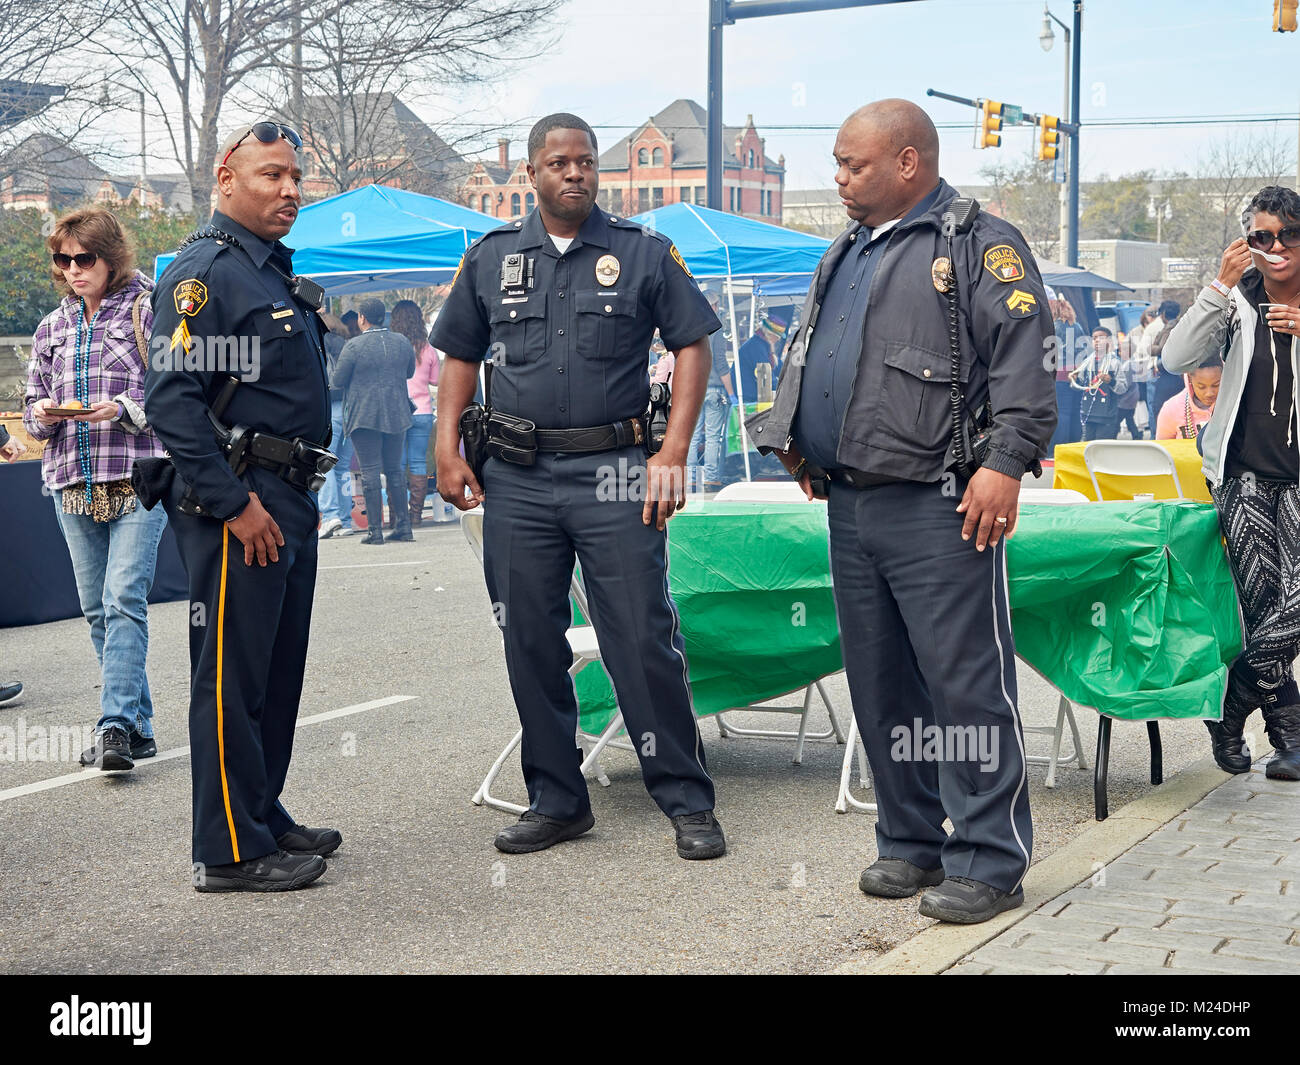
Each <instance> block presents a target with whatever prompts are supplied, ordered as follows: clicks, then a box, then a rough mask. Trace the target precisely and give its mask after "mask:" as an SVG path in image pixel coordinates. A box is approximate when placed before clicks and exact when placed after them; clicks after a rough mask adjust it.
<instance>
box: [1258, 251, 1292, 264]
mask: <svg viewBox="0 0 1300 1065" xmlns="http://www.w3.org/2000/svg"><path fill="white" fill-rule="evenodd" d="M1250 254H1251V255H1258V256H1259V257H1260V258H1261V259H1263V260H1264V261H1265V262H1270V263H1272V264H1273V265H1274V266H1276V265H1277V264H1278V263H1284V262H1286V260H1285V259H1283V258H1282V256H1280V255H1274V254H1273V253H1272V252H1267V251H1259V250H1258V249H1256V248H1251V249H1250Z"/></svg>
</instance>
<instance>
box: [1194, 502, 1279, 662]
mask: <svg viewBox="0 0 1300 1065" xmlns="http://www.w3.org/2000/svg"><path fill="white" fill-rule="evenodd" d="M1210 494H1211V496H1212V497H1213V498H1214V505H1215V506H1216V507H1217V508H1218V510H1219V527H1220V528H1221V529H1222V530H1223V537H1224V539H1225V540H1226V541H1227V544H1228V561H1229V562H1230V563H1231V564H1232V575H1233V579H1234V581H1235V582H1236V585H1237V599H1238V601H1239V602H1240V603H1241V613H1242V617H1243V618H1244V619H1245V623H1246V625H1245V628H1246V633H1245V636H1246V646H1245V650H1243V651H1242V657H1243V658H1244V659H1245V660H1246V663H1247V664H1248V665H1250V666H1251V667H1252V668H1253V669H1254V670H1255V672H1256V673H1257V674H1258V675H1259V676H1260V678H1261V679H1262V680H1263V681H1264V682H1265V683H1266V684H1268V685H1269V686H1270V687H1276V686H1277V685H1279V684H1283V683H1285V682H1286V681H1288V680H1290V679H1291V667H1292V663H1293V662H1294V661H1295V659H1296V655H1297V654H1300V489H1297V487H1296V485H1294V484H1287V483H1283V482H1279V481H1261V480H1255V479H1253V478H1245V477H1226V478H1224V480H1223V481H1222V483H1220V485H1219V486H1218V487H1217V488H1213V487H1212V488H1211V489H1210Z"/></svg>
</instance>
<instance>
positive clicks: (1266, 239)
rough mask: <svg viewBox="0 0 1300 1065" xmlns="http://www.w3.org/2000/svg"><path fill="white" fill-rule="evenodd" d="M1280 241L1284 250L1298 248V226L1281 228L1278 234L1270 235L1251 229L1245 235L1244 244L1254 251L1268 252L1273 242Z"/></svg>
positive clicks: (1299, 233) (1299, 240)
mask: <svg viewBox="0 0 1300 1065" xmlns="http://www.w3.org/2000/svg"><path fill="white" fill-rule="evenodd" d="M1275 240H1277V241H1281V242H1282V247H1284V248H1300V225H1297V226H1283V227H1282V231H1281V232H1280V233H1270V232H1269V231H1268V230H1267V229H1253V230H1251V231H1250V232H1249V233H1247V234H1246V243H1247V244H1249V245H1250V246H1251V247H1252V248H1254V249H1255V250H1256V251H1268V250H1269V249H1270V248H1272V247H1273V242H1274V241H1275Z"/></svg>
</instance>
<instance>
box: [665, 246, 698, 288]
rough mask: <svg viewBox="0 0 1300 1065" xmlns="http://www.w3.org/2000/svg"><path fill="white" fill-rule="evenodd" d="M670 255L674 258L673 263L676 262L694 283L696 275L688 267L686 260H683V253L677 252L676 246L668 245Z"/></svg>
mask: <svg viewBox="0 0 1300 1065" xmlns="http://www.w3.org/2000/svg"><path fill="white" fill-rule="evenodd" d="M668 254H669V255H671V256H672V257H673V262H675V263H676V264H677V265H678V266H680V267H681V268H682V269H683V270H684V271H685V272H686V276H687V277H689V278H690V279H691V280H692V281H694V280H695V275H694V274H692V273H691V270H690V267H688V266H687V265H686V260H685V259H683V258H682V253H681V252H679V251H678V250H677V245H676V244H669V245H668Z"/></svg>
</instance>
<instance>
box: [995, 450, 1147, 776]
mask: <svg viewBox="0 0 1300 1065" xmlns="http://www.w3.org/2000/svg"><path fill="white" fill-rule="evenodd" d="M1108 442H1109V441H1093V443H1108ZM1089 446H1091V445H1089ZM1161 451H1164V449H1163V448H1161ZM1164 453H1165V454H1168V452H1164ZM1093 483H1094V484H1096V481H1095V479H1094V481H1093ZM1019 502H1020V503H1021V504H1025V503H1031V504H1037V505H1038V506H1049V507H1061V506H1075V505H1077V504H1079V503H1088V502H1090V500H1089V499H1088V497H1087V496H1086V495H1084V494H1083V493H1082V492H1076V491H1074V489H1072V488H1021V489H1020V498H1019ZM1016 657H1017V658H1020V656H1019V655H1016ZM1020 661H1022V662H1025V660H1024V659H1023V658H1020ZM1025 665H1027V666H1029V668H1030V669H1033V668H1034V667H1033V666H1030V665H1029V663H1028V662H1025ZM1034 672H1036V673H1037V672H1038V671H1037V670H1034ZM1038 675H1039V676H1040V677H1041V676H1042V674H1041V673H1039V674H1038ZM1043 679H1044V680H1047V678H1046V677H1043ZM1049 683H1050V682H1049ZM1057 694H1058V695H1059V694H1060V692H1059V691H1058V693H1057ZM1067 723H1068V724H1069V726H1070V739H1071V742H1072V744H1073V746H1072V747H1071V748H1070V752H1069V753H1068V754H1066V755H1065V756H1064V757H1062V755H1061V738H1062V733H1063V732H1064V729H1065V725H1066V724H1067ZM1021 731H1022V732H1025V733H1030V732H1033V733H1041V734H1042V735H1044V736H1051V737H1052V753H1051V754H1050V755H1043V754H1030V755H1026V756H1025V761H1026V762H1029V763H1031V764H1033V765H1045V766H1047V778H1046V779H1045V780H1044V781H1043V783H1044V784H1045V785H1046V786H1047V787H1049V788H1054V787H1056V767H1057V765H1059V764H1060V763H1061V762H1065V763H1066V764H1069V763H1075V764H1077V765H1078V767H1079V768H1080V769H1087V768H1088V762H1087V759H1086V758H1085V757H1084V753H1083V743H1082V742H1081V741H1080V739H1079V723H1078V722H1077V721H1075V719H1074V707H1073V706H1072V705H1071V703H1070V700H1069V699H1067V698H1066V697H1065V696H1064V695H1061V701H1060V702H1059V703H1058V704H1057V707H1056V724H1055V725H1022V726H1021Z"/></svg>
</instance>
